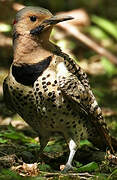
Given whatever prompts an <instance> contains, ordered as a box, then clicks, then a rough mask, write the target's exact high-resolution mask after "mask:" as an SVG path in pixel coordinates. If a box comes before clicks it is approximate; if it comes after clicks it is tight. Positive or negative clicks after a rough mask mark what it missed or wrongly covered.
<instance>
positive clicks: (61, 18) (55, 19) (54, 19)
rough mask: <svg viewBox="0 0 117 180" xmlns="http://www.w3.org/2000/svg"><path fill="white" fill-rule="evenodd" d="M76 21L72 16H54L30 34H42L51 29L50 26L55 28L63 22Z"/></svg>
mask: <svg viewBox="0 0 117 180" xmlns="http://www.w3.org/2000/svg"><path fill="white" fill-rule="evenodd" d="M72 19H74V18H73V17H71V16H64V15H56V16H52V17H51V18H49V19H46V20H44V21H43V22H42V23H41V24H40V25H39V26H37V27H36V28H34V29H32V30H31V31H30V34H32V35H38V34H40V33H41V32H42V31H43V30H44V29H45V28H47V27H49V26H53V25H55V24H57V23H60V22H63V21H67V20H72Z"/></svg>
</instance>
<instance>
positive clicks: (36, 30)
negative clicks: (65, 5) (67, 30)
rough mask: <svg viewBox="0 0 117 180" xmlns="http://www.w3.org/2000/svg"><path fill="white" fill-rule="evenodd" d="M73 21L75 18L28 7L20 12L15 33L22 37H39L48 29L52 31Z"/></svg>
mask: <svg viewBox="0 0 117 180" xmlns="http://www.w3.org/2000/svg"><path fill="white" fill-rule="evenodd" d="M71 19H73V18H72V17H70V16H64V15H63V16H62V15H55V16H54V15H52V14H51V13H50V12H49V11H48V10H47V9H44V8H41V7H30V6H28V7H25V8H23V9H21V10H20V11H18V13H17V15H16V19H15V21H14V32H17V33H18V34H20V35H25V34H30V35H32V36H38V35H40V34H41V33H42V32H44V31H45V30H47V29H48V30H50V31H51V29H52V27H53V26H54V25H55V24H57V23H59V22H62V21H66V20H71Z"/></svg>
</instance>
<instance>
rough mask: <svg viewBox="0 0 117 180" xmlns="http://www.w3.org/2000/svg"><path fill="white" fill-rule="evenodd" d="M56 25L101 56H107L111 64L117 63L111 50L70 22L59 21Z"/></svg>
mask: <svg viewBox="0 0 117 180" xmlns="http://www.w3.org/2000/svg"><path fill="white" fill-rule="evenodd" d="M58 26H59V27H61V28H62V29H64V30H65V31H67V32H68V33H70V34H72V36H74V37H75V38H76V39H78V40H80V41H81V42H83V43H84V44H85V45H87V46H88V47H90V48H91V49H93V50H94V51H95V52H97V53H98V54H100V55H101V56H105V57H107V58H108V59H109V60H110V61H111V62H112V63H113V64H115V65H117V58H116V57H115V56H114V55H113V54H112V53H111V52H109V51H108V50H107V49H105V48H104V47H102V46H100V45H98V44H97V43H96V42H95V41H93V40H92V39H90V38H89V37H87V36H86V35H85V34H83V33H82V32H80V31H79V30H78V29H77V27H75V26H74V25H71V24H70V23H60V24H59V25H58Z"/></svg>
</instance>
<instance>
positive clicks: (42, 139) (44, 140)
mask: <svg viewBox="0 0 117 180" xmlns="http://www.w3.org/2000/svg"><path fill="white" fill-rule="evenodd" d="M39 140H40V150H39V155H40V156H43V150H44V148H45V146H46V145H47V143H48V141H49V136H48V137H47V136H44V137H43V136H41V137H40V136H39Z"/></svg>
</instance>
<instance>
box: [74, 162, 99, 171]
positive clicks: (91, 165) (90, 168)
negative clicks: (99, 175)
mask: <svg viewBox="0 0 117 180" xmlns="http://www.w3.org/2000/svg"><path fill="white" fill-rule="evenodd" d="M97 169H99V166H98V164H97V163H96V162H91V163H88V164H86V165H84V166H82V167H80V168H78V169H77V171H78V172H86V171H87V172H93V171H96V170H97Z"/></svg>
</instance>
